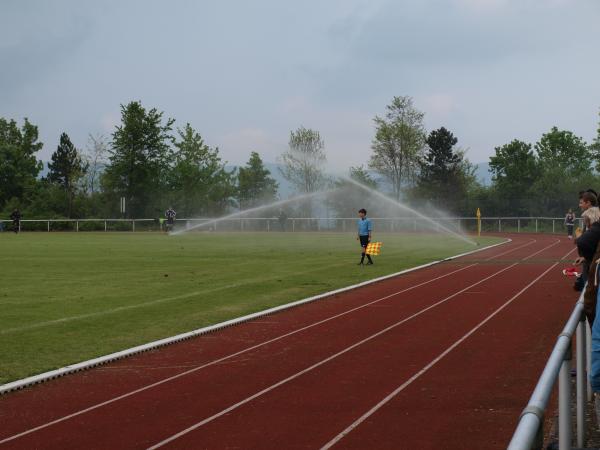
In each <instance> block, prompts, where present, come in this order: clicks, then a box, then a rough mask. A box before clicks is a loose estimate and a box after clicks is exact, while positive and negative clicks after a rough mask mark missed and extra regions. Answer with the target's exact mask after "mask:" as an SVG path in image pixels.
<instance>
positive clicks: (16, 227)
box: [10, 208, 21, 233]
mask: <svg viewBox="0 0 600 450" xmlns="http://www.w3.org/2000/svg"><path fill="white" fill-rule="evenodd" d="M10 220H12V226H13V231H14V232H15V233H18V232H19V231H21V212H20V211H19V210H18V209H16V208H15V210H14V211H13V212H12V213H11V215H10Z"/></svg>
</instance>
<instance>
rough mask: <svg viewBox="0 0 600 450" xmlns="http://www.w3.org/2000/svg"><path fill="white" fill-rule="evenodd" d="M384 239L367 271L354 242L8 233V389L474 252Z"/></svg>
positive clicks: (4, 243) (0, 329)
mask: <svg viewBox="0 0 600 450" xmlns="http://www.w3.org/2000/svg"><path fill="white" fill-rule="evenodd" d="M376 240H378V241H382V242H383V243H384V245H383V250H382V255H381V256H379V257H376V259H375V265H374V266H369V267H359V266H357V265H356V263H357V262H358V259H359V252H360V249H359V248H358V244H357V242H356V241H355V240H354V237H353V235H352V234H350V233H346V234H341V233H336V234H332V233H222V234H219V233H191V234H188V235H182V236H167V235H164V234H155V233H138V234H134V233H23V234H20V235H14V234H12V233H1V234H0V249H1V254H2V268H1V270H0V308H1V309H2V314H1V315H0V341H1V342H2V345H1V346H0V361H2V365H1V366H0V384H1V383H5V382H8V381H11V380H15V379H19V378H23V377H25V376H28V375H32V374H35V373H40V372H43V371H46V370H50V369H53V368H57V367H61V366H64V365H66V364H69V363H74V362H78V361H81V360H84V359H89V358H92V357H95V356H99V355H103V354H107V353H110V352H114V351H117V350H121V349H124V348H128V347H131V346H134V345H138V344H141V343H145V342H148V341H152V340H155V339H159V338H162V337H166V336H170V335H174V334H177V333H181V332H185V331H189V330H192V329H196V328H199V327H202V326H206V325H209V324H213V323H216V322H221V321H223V320H227V319H230V318H233V317H238V316H241V315H244V314H247V313H250V312H254V311H259V310H262V309H265V308H268V307H272V306H276V305H280V304H284V303H287V302H290V301H293V300H297V299H300V298H304V297H307V296H310V295H314V294H317V293H321V292H325V291H329V290H332V289H335V288H338V287H342V286H346V285H350V284H354V283H357V282H360V281H364V280H367V279H369V278H374V277H378V276H381V275H385V274H389V273H393V272H397V271H399V270H402V269H405V268H408V267H412V266H416V265H420V264H423V263H426V262H428V261H431V260H436V259H441V258H444V257H447V256H450V255H454V254H457V253H461V252H464V251H468V250H472V249H473V248H474V247H473V246H471V245H469V244H467V243H464V242H461V241H458V240H456V239H450V238H448V237H447V236H444V235H439V234H438V235H425V234H409V235H401V234H378V235H377V236H376ZM499 240H500V239H497V238H491V237H486V238H481V240H480V244H482V245H486V244H490V243H493V242H497V241H499Z"/></svg>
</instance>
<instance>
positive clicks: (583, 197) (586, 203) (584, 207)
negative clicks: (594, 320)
mask: <svg viewBox="0 0 600 450" xmlns="http://www.w3.org/2000/svg"><path fill="white" fill-rule="evenodd" d="M597 206H598V197H597V196H596V192H595V191H594V190H593V189H588V190H587V191H581V192H580V193H579V208H580V209H581V211H582V218H583V215H584V214H585V213H586V211H588V210H589V209H590V208H594V207H597ZM587 222H589V220H588V221H587ZM587 222H586V220H585V219H584V221H583V232H584V233H585V231H586V229H587V225H588V223H587ZM579 237H580V236H577V239H579ZM577 239H576V240H575V243H577ZM580 256H581V255H580ZM589 271H590V265H589V264H588V262H587V260H585V259H584V260H583V262H582V266H581V275H580V276H579V277H577V279H576V280H575V284H574V285H573V288H574V289H575V290H576V291H578V292H579V291H582V290H583V287H584V286H585V283H586V282H587V280H588V273H589Z"/></svg>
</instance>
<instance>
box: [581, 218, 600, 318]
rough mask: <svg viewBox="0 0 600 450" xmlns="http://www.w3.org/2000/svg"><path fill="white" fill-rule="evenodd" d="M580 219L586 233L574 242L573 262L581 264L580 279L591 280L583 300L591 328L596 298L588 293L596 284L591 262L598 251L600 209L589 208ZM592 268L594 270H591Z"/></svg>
mask: <svg viewBox="0 0 600 450" xmlns="http://www.w3.org/2000/svg"><path fill="white" fill-rule="evenodd" d="M582 218H583V221H584V225H585V226H586V231H585V232H584V233H583V234H582V235H581V236H579V238H577V240H576V245H577V252H578V253H579V257H578V258H577V259H576V260H575V264H581V270H582V273H581V274H582V276H581V278H582V279H585V280H586V281H587V280H589V277H590V276H591V277H592V280H591V281H590V282H588V287H586V293H585V294H584V298H583V310H584V312H585V315H586V317H587V319H588V322H589V323H590V326H591V325H592V324H593V322H594V318H595V316H596V298H595V296H590V293H589V292H588V291H589V290H590V286H589V285H590V284H595V282H596V280H595V273H596V268H595V267H594V264H593V262H594V258H595V254H596V253H597V251H598V244H600V209H598V208H597V207H593V208H589V209H588V210H586V211H585V212H584V213H583V214H582ZM592 268H593V269H594V270H591V269H592ZM585 271H587V273H585ZM590 274H591V275H590ZM584 275H585V278H584ZM584 285H585V283H584ZM582 289H583V286H582ZM582 289H579V290H582Z"/></svg>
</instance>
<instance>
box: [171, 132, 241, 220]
mask: <svg viewBox="0 0 600 450" xmlns="http://www.w3.org/2000/svg"><path fill="white" fill-rule="evenodd" d="M177 133H178V135H179V139H178V140H176V142H175V148H176V151H175V154H174V165H173V167H172V169H171V171H170V176H169V180H170V187H171V189H172V194H173V195H174V196H175V198H174V202H173V203H175V205H174V206H177V208H179V209H181V213H182V215H184V216H191V215H194V214H204V215H206V214H218V213H221V212H223V211H224V210H225V209H226V208H227V207H228V206H230V205H231V204H232V201H231V199H232V198H233V196H234V195H235V183H234V174H233V172H228V171H227V170H226V169H225V163H223V162H222V161H221V158H220V156H219V149H218V148H215V149H211V148H210V147H209V146H208V145H206V144H205V143H204V140H203V139H202V136H200V134H199V133H197V132H196V131H195V130H194V129H193V128H192V126H191V125H190V124H189V123H188V124H186V126H185V127H184V129H183V130H181V129H179V130H177Z"/></svg>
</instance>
